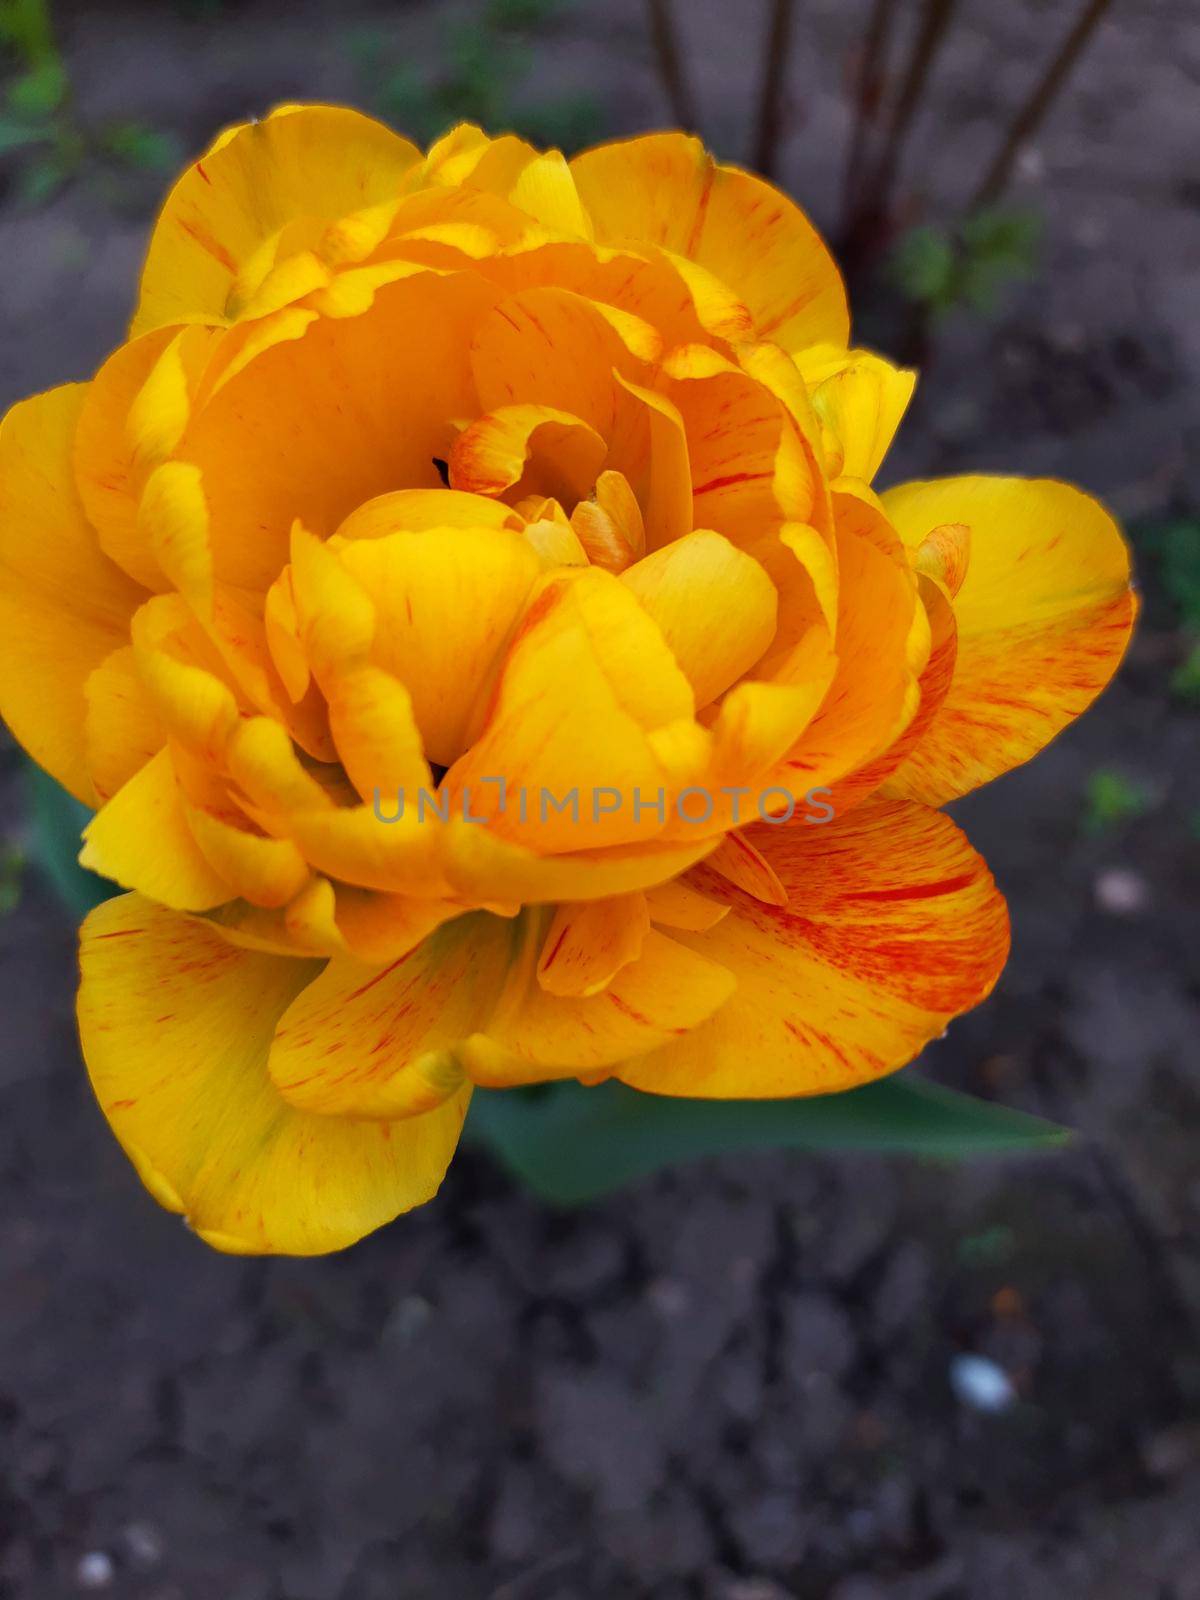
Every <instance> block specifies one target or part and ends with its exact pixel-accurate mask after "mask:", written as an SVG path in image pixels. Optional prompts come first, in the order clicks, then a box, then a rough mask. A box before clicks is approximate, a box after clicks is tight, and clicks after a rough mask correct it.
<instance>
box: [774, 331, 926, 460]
mask: <svg viewBox="0 0 1200 1600" xmlns="http://www.w3.org/2000/svg"><path fill="white" fill-rule="evenodd" d="M822 357H825V358H826V359H824V360H822V359H821V358H822ZM797 359H798V360H799V363H800V369H801V371H802V372H804V373H805V374H806V375H810V381H813V382H815V383H816V388H815V389H814V390H813V397H812V400H813V405H814V407H815V408H816V411H817V414H818V416H819V417H820V418H821V421H822V423H823V424H824V426H825V429H826V432H827V448H826V470H827V471H828V473H829V476H830V477H831V478H836V477H838V476H840V475H843V474H844V475H845V476H846V477H848V478H861V479H862V480H863V482H864V483H870V481H871V479H872V478H873V477H874V476H875V474H876V473H877V472H878V471H879V467H880V465H881V463H882V461H883V458H884V456H885V455H886V454H887V450H888V446H889V445H890V444H891V442H892V440H893V439H894V438H895V436H896V430H897V428H899V426H900V422H901V419H902V418H903V416H904V413H905V411H907V409H908V403H909V401H910V400H911V399H912V395H913V390H914V389H915V388H916V385H917V375H916V373H915V372H911V371H909V370H908V369H907V368H904V367H894V366H892V364H891V362H890V361H885V360H884V359H883V357H882V356H877V355H875V354H874V353H873V352H872V351H870V350H842V351H838V350H836V349H832V350H823V349H818V350H814V351H801V352H800V353H799V355H798V358H797ZM814 368H815V372H814Z"/></svg>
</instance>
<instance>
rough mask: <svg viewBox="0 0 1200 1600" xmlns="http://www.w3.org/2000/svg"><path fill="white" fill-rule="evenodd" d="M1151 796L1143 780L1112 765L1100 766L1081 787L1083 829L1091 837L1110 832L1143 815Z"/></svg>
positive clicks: (1148, 805) (1148, 806)
mask: <svg viewBox="0 0 1200 1600" xmlns="http://www.w3.org/2000/svg"><path fill="white" fill-rule="evenodd" d="M1150 799H1151V797H1150V794H1149V791H1148V790H1147V789H1146V787H1145V786H1144V785H1143V784H1140V783H1138V782H1136V780H1134V779H1133V778H1129V777H1127V776H1126V775H1125V774H1124V773H1123V772H1118V771H1117V770H1116V769H1115V768H1113V767H1100V768H1098V769H1097V770H1096V771H1095V772H1093V773H1092V774H1091V776H1090V777H1089V778H1088V780H1087V784H1086V786H1085V789H1084V803H1083V831H1084V832H1085V833H1086V834H1090V835H1091V836H1092V837H1093V838H1096V837H1099V836H1100V835H1102V834H1106V833H1113V832H1115V831H1116V830H1117V829H1118V828H1121V827H1123V826H1124V824H1125V823H1127V822H1132V821H1133V820H1134V819H1135V818H1137V817H1141V816H1144V815H1145V813H1146V812H1147V811H1148V810H1149V808H1150Z"/></svg>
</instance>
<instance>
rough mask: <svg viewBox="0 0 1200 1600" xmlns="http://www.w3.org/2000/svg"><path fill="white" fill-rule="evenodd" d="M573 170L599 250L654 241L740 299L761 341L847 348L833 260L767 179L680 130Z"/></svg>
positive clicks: (605, 152)
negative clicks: (729, 163)
mask: <svg viewBox="0 0 1200 1600" xmlns="http://www.w3.org/2000/svg"><path fill="white" fill-rule="evenodd" d="M571 171H572V173H573V174H574V177H575V187H576V189H577V190H578V192H579V197H580V199H581V200H582V202H583V205H584V207H585V209H586V210H587V212H588V213H589V215H590V216H591V219H592V223H593V225H594V227H595V232H596V240H597V243H599V244H606V245H620V244H622V243H625V242H628V243H630V244H634V245H642V246H644V245H646V244H656V245H661V246H663V247H664V248H665V249H667V250H670V251H673V252H674V253H675V254H676V255H681V256H685V257H687V258H688V259H690V260H692V261H695V262H697V263H698V264H699V265H700V266H701V267H704V268H705V269H706V270H707V271H709V272H711V273H712V274H713V275H714V276H715V277H717V278H719V279H720V280H721V281H722V282H723V283H725V284H727V285H729V287H730V288H731V289H733V290H735V291H736V293H737V294H738V295H739V296H740V298H741V299H742V300H744V301H745V303H746V305H747V307H748V308H749V310H750V313H751V315H752V316H753V318H754V321H755V325H756V329H757V333H758V336H759V337H760V338H764V339H765V338H770V339H773V340H775V342H776V343H778V344H781V345H783V346H784V348H785V349H797V348H800V347H802V346H804V345H808V344H816V343H819V342H822V341H828V342H830V343H833V344H841V345H844V344H845V343H846V339H847V336H848V333H849V326H850V322H849V313H848V311H847V308H846V291H845V288H844V287H843V285H842V280H841V275H840V274H839V272H838V269H837V267H836V266H835V265H834V262H833V258H832V257H831V256H830V254H829V251H828V250H827V249H826V247H825V245H824V243H823V242H822V240H821V238H820V235H819V234H818V233H817V232H816V230H815V228H814V227H813V226H812V224H811V223H810V222H809V221H808V219H807V217H805V215H804V214H803V212H802V211H800V209H799V208H798V207H797V206H796V205H794V204H793V202H792V201H791V200H789V199H788V198H787V196H786V195H784V194H781V193H780V192H779V190H778V189H775V188H773V187H772V186H771V185H770V184H769V183H766V182H764V180H763V179H761V178H756V177H754V176H752V175H751V174H750V173H748V172H741V171H739V170H738V169H737V168H736V167H725V166H718V165H717V164H716V163H715V162H714V161H713V159H712V157H711V156H710V155H709V154H708V152H707V151H706V150H705V149H704V147H703V145H702V144H701V143H700V141H699V140H698V139H693V138H690V137H689V136H688V135H686V134H682V133H654V134H648V135H645V136H643V137H641V138H638V139H631V140H627V141H625V142H621V143H614V144H605V145H600V146H599V147H598V148H596V149H594V150H586V151H584V152H583V154H582V155H578V156H576V157H575V158H574V160H573V161H572V162H571ZM698 309H703V304H702V303H701V305H700V306H698Z"/></svg>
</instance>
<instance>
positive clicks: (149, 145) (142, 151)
mask: <svg viewBox="0 0 1200 1600" xmlns="http://www.w3.org/2000/svg"><path fill="white" fill-rule="evenodd" d="M100 142H101V146H102V148H104V149H105V150H107V151H108V153H109V155H111V156H114V157H115V158H116V159H117V160H118V161H122V162H124V163H125V165H126V166H129V167H140V168H141V169H142V170H143V171H146V172H170V171H173V170H174V168H176V167H177V166H178V165H179V164H180V162H181V160H182V147H181V146H180V144H179V141H178V140H177V139H176V138H175V136H174V135H173V134H170V133H163V132H161V131H160V130H159V129H158V128H151V127H149V126H148V125H147V124H146V123H144V122H118V123H114V124H113V125H112V126H111V127H110V128H108V129H106V130H105V132H104V134H103V135H102V137H101V141H100Z"/></svg>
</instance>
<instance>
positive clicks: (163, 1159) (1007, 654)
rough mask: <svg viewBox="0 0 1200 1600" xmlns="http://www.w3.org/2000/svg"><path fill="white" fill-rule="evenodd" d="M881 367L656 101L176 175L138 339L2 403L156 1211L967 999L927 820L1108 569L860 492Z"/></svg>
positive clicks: (866, 1074)
mask: <svg viewBox="0 0 1200 1600" xmlns="http://www.w3.org/2000/svg"><path fill="white" fill-rule="evenodd" d="M913 383H914V375H913V374H912V373H910V372H905V371H901V370H898V369H896V368H895V367H893V366H891V365H889V364H888V363H887V362H886V361H884V360H882V359H881V358H880V357H878V356H876V355H873V354H870V353H868V352H866V351H863V350H860V349H856V348H853V347H852V346H851V345H850V342H849V319H848V313H847V307H846V299H845V293H844V289H843V286H842V282H841V279H840V277H839V274H838V272H837V269H836V267H835V266H834V263H833V261H832V260H831V258H830V256H829V253H828V251H827V250H826V248H825V246H824V245H823V243H822V241H821V240H820V238H819V237H818V235H817V234H816V232H815V231H814V229H813V228H812V226H811V225H810V224H809V222H808V221H807V220H806V219H805V217H804V216H803V214H802V213H801V212H800V211H799V210H798V209H797V208H796V206H795V205H794V204H793V203H792V202H791V201H790V200H789V199H787V198H786V197H785V196H784V195H782V194H781V193H779V192H778V191H777V190H775V189H774V188H772V187H771V186H770V185H769V184H767V183H765V182H763V181H762V180H761V179H759V178H756V177H754V176H752V175H750V174H748V173H745V172H742V171H739V170H737V169H736V168H733V167H728V166H722V165H719V164H717V163H716V162H715V161H714V160H713V159H712V158H711V157H710V156H709V155H708V154H707V153H706V152H705V150H704V149H703V147H702V146H701V145H700V144H699V143H698V142H697V141H696V140H695V139H692V138H689V137H685V136H684V135H682V134H678V133H664V134H654V135H650V136H647V137H644V138H637V139H632V140H629V141H627V142H622V143H614V144H608V145H603V146H601V147H600V148H598V149H594V150H590V151H587V152H585V153H584V154H582V155H580V156H578V157H576V158H575V159H574V160H572V161H570V162H568V161H566V160H565V159H564V158H563V157H562V156H561V155H560V154H559V153H557V152H554V151H551V152H548V153H543V152H539V151H538V150H535V149H533V148H531V147H530V146H529V145H527V144H525V143H524V142H523V141H521V140H519V139H517V138H514V137H511V136H509V137H504V138H498V139H490V138H488V137H486V136H485V135H484V134H483V133H482V132H480V130H479V129H477V128H474V127H468V126H464V127H459V128H456V129H455V130H454V131H453V132H451V133H450V134H448V135H447V136H446V137H445V138H443V139H441V140H440V141H438V142H437V143H436V144H435V145H434V146H433V147H432V148H431V149H430V151H429V152H428V154H424V155H423V154H422V153H421V152H420V151H419V150H418V149H416V148H415V147H414V146H413V145H411V144H410V143H408V142H407V141H406V140H404V139H402V138H400V137H398V136H397V135H396V134H394V133H392V132H390V131H389V130H388V129H386V128H384V127H382V126H380V125H379V124H377V123H375V122H373V121H371V120H370V119H368V118H366V117H363V116H360V115H358V114H357V113H355V112H352V111H348V110H341V109H337V108H332V107H323V106H287V107H283V108H281V109H280V110H278V111H276V112H275V113H274V114H273V115H271V116H270V117H268V118H267V119H266V120H265V121H263V122H256V123H250V124H247V125H245V126H241V127H237V128H233V129H231V130H229V131H228V132H226V133H224V134H223V135H222V136H221V137H220V138H219V139H218V140H217V141H216V143H215V144H214V145H213V147H212V149H211V150H209V151H208V153H207V154H206V155H205V156H204V157H203V158H202V159H201V160H199V161H197V162H196V163H195V164H194V165H192V166H191V167H189V168H188V169H187V171H186V172H185V173H184V174H183V176H182V177H181V178H180V179H179V181H178V183H177V184H176V185H175V188H174V189H173V190H172V192H171V194H170V195H169V197H168V199H167V202H166V205H165V207H164V209H163V211H162V214H161V216H160V217H159V219H158V222H157V225H156V227H155V229H154V233H153V237H152V240H151V243H150V248H149V254H148V257H147V261H146V267H145V272H144V275H143V278H142V283H141V294H140V299H139V303H138V307H137V312H136V315H135V317H134V321H133V326H132V329H131V332H130V337H129V339H128V341H127V342H126V343H125V344H124V345H122V346H121V348H120V349H118V350H117V351H116V353H115V354H114V355H112V356H111V357H110V358H109V360H108V361H106V362H105V364H104V365H103V366H102V367H101V369H100V371H99V372H98V373H97V374H96V376H95V378H93V379H92V381H91V382H90V383H86V384H75V385H67V386H64V387H62V388H59V389H55V390H52V391H50V392H49V393H47V394H43V395H40V396H37V397H35V398H34V399H32V400H28V401H25V402H23V403H21V404H19V405H17V406H15V407H14V408H13V409H12V410H11V411H10V412H9V414H8V416H7V418H6V419H5V421H4V423H3V428H2V431H0V563H2V566H3V581H2V583H0V711H2V712H3V715H4V717H5V719H6V720H7V722H8V723H9V726H10V727H11V728H12V730H13V732H14V733H15V735H16V736H17V738H18V739H19V740H20V741H21V743H22V744H23V745H24V746H25V748H26V749H27V750H28V751H29V753H30V754H31V755H32V756H33V757H34V759H35V760H36V761H38V762H39V763H41V765H42V766H44V767H45V768H46V769H47V770H48V771H49V772H50V773H51V774H52V775H53V776H54V777H55V778H57V779H58V780H59V781H60V782H61V783H62V784H64V785H65V786H66V787H67V788H68V789H69V790H70V791H71V792H72V793H73V794H74V795H76V796H78V797H79V799H81V800H83V801H85V802H86V803H87V804H88V805H89V806H92V807H94V808H96V815H95V818H94V820H93V821H92V822H91V824H90V825H89V827H88V829H87V831H86V835H85V843H84V849H83V854H82V857H81V860H82V861H83V862H84V864H85V865H87V866H89V867H91V868H93V869H94V870H95V871H96V872H98V873H101V874H103V875H105V876H107V877H108V878H110V879H113V880H115V882H116V883H117V884H119V885H120V886H121V887H122V888H123V889H125V890H127V891H128V892H127V893H125V894H123V895H121V896H119V897H118V898H114V899H112V900H109V901H108V902H106V903H105V904H104V905H102V906H100V907H99V909H97V910H96V911H94V912H93V913H92V914H91V916H90V917H89V918H88V920H87V922H86V924H85V926H84V929H83V934H82V972H83V978H82V987H81V990H80V997H79V1026H80V1034H81V1038H82V1043H83V1051H84V1055H85V1058H86V1061H87V1064H88V1069H89V1072H90V1074H91V1078H92V1082H93V1084H94V1087H95V1091H96V1094H97V1096H98V1098H99V1101H100V1104H101V1106H102V1107H103V1109H104V1112H105V1115H106V1116H107V1117H108V1119H109V1121H110V1123H111V1125H112V1127H113V1130H114V1132H115V1133H116V1136H117V1138H118V1139H119V1140H120V1141H121V1143H122V1145H123V1146H124V1148H125V1149H126V1151H127V1152H128V1154H129V1156H130V1158H131V1159H132V1161H133V1162H134V1164H135V1165H136V1167H137V1170H138V1171H139V1173H140V1174H141V1176H142V1178H143V1179H144V1181H145V1183H146V1186H147V1187H148V1188H149V1189H150V1190H151V1192H152V1193H153V1194H154V1196H155V1197H156V1198H157V1199H158V1200H159V1201H160V1202H161V1203H162V1204H163V1205H165V1206H168V1207H170V1208H171V1209H172V1210H175V1211H178V1212H181V1213H183V1214H184V1215H185V1216H186V1217H187V1218H188V1220H189V1222H190V1223H191V1225H192V1227H193V1228H194V1229H195V1230H196V1231H197V1232H198V1233H199V1234H200V1235H201V1236H202V1237H203V1238H205V1239H207V1240H208V1241H209V1242H210V1243H211V1244H213V1245H215V1246H216V1247H217V1248H219V1249H224V1250H231V1251H245V1252H263V1251H278V1252H287V1253H294V1254H310V1253H315V1252H319V1251H325V1250H332V1249H337V1248H339V1247H341V1246H344V1245H346V1244H349V1243H350V1242H352V1241H353V1240H355V1239H357V1238H359V1237H361V1236H362V1235H363V1234H364V1233H366V1232H368V1231H369V1230H371V1229H373V1228H375V1227H378V1226H379V1225H380V1224H382V1223H384V1222H386V1221H388V1220H389V1219H391V1218H392V1217H394V1216H396V1215H397V1214H398V1213H399V1212H402V1211H404V1210H407V1209H408V1208H410V1207H412V1206H415V1205H417V1204H420V1203H421V1202H422V1201H424V1200H427V1199H428V1198H429V1197H430V1196H431V1195H432V1194H433V1193H434V1192H435V1191H436V1189H437V1187H438V1185H439V1183H440V1182H441V1179H442V1176H443V1174H444V1172H445V1170H446V1167H447V1164H448V1162H449V1160H450V1157H451V1155H452V1153H453V1150H454V1147H455V1144H456V1142H457V1140H458V1137H459V1133H460V1129H461V1126H462V1122H463V1118H464V1115H465V1113H466V1109H467V1104H468V1101H469V1098H470V1095H471V1092H472V1088H473V1086H474V1085H484V1086H487V1087H489V1088H500V1087H506V1086H509V1085H518V1084H529V1083H535V1082H539V1081H543V1080H552V1079H562V1078H578V1079H581V1080H583V1081H584V1082H588V1083H592V1082H599V1081H600V1080H602V1079H605V1078H608V1077H613V1076H615V1077H616V1078H618V1079H620V1080H622V1081H623V1082H625V1083H626V1084H629V1085H632V1086H633V1087H635V1088H636V1089H639V1090H644V1091H646V1092H648V1093H652V1094H660V1095H681V1096H703V1097H709V1098H716V1099H722V1098H725V1099H728V1098H753V1097H778V1096H796V1095H812V1094H826V1093H829V1092H831V1091H836V1090H841V1089H847V1088H850V1087H853V1086H854V1085H857V1084H862V1083H865V1082H867V1081H869V1080H872V1079H875V1078H878V1077H880V1076H881V1075H883V1074H885V1073H889V1072H891V1071H893V1070H894V1069H896V1068H898V1067H900V1066H902V1065H903V1064H904V1063H906V1062H908V1061H909V1060H911V1059H912V1058H913V1057H914V1056H915V1055H916V1054H917V1053H918V1052H919V1051H920V1050H921V1049H922V1047H923V1046H924V1045H925V1044H926V1043H927V1042H928V1041H929V1040H930V1039H931V1038H933V1037H935V1036H936V1035H938V1034H940V1033H941V1032H942V1031H943V1029H944V1027H945V1026H946V1023H947V1021H948V1019H950V1018H951V1017H953V1016H955V1015H956V1014H957V1013H959V1012H961V1011H963V1010H965V1009H967V1008H968V1007H970V1006H972V1005H974V1004H976V1003H977V1002H978V1001H979V1000H981V999H982V998H983V997H984V996H985V995H986V994H987V993H988V992H989V990H990V989H991V987H992V985H993V983H994V982H995V980H996V977H997V975H998V973H999V971H1000V969H1001V966H1002V964H1003V962H1004V959H1005V955H1006V952H1007V945H1008V923H1007V916H1006V912H1005V907H1004V903H1003V900H1002V899H1001V897H1000V895H999V894H998V893H997V891H996V889H995V887H994V885H993V883H992V880H991V877H990V876H989V874H988V871H987V868H986V866H985V865H984V863H983V862H982V861H981V859H980V858H979V857H978V856H977V855H976V854H975V853H974V852H973V851H972V849H971V848H970V846H969V845H968V844H967V842H966V840H965V839H964V838H963V836H962V834H961V833H960V832H959V830H958V828H957V827H956V826H955V825H954V824H953V823H952V822H950V821H949V820H948V819H947V818H945V817H944V816H943V815H941V813H940V812H939V811H938V810H937V809H936V808H937V807H939V806H940V805H942V804H943V803H944V802H946V801H948V800H951V799H953V798H955V797H956V796H958V795H961V794H964V793H966V792H967V791H968V790H970V789H972V788H974V787H975V786H976V785H978V784H980V783H983V782H985V781H987V780H988V779H989V778H992V777H994V776H995V775H996V774H998V773H1001V772H1003V771H1005V770H1007V769H1008V768H1010V767H1012V766H1014V765H1016V764H1018V763H1019V762H1022V761H1024V760H1026V759H1027V758H1028V757H1029V756H1031V755H1033V754H1034V753H1035V752H1036V751H1037V750H1039V749H1040V748H1041V747H1042V746H1043V745H1044V744H1045V743H1046V742H1047V741H1048V740H1049V739H1051V738H1052V737H1053V736H1054V735H1055V734H1056V733H1057V732H1058V731H1059V730H1060V729H1061V728H1062V727H1063V726H1064V725H1065V724H1066V723H1068V722H1070V721H1071V719H1072V718H1074V717H1075V716H1077V715H1078V714H1079V713H1080V712H1081V711H1083V709H1084V708H1085V707H1086V706H1087V705H1088V703H1089V702H1090V701H1091V700H1092V699H1093V697H1094V696H1095V695H1096V694H1097V693H1098V692H1099V690H1100V689H1101V688H1102V687H1103V686H1104V684H1105V683H1106V682H1107V681H1108V679H1109V677H1110V676H1111V674H1112V672H1113V670H1114V668H1115V667H1116V664H1117V662H1118V660H1119V658H1120V656H1121V652H1122V650H1123V648H1124V645H1125V643H1126V640H1127V638H1128V635H1129V631H1130V628H1131V625H1132V621H1133V616H1134V610H1135V603H1134V599H1133V595H1132V593H1131V589H1130V582H1129V567H1128V560H1127V556H1126V551H1125V548H1124V545H1123V543H1122V541H1121V538H1120V535H1119V533H1118V531H1117V529H1116V527H1115V525H1114V523H1113V521H1112V519H1111V518H1110V517H1109V516H1108V515H1107V513H1106V512H1105V511H1104V510H1103V509H1102V508H1101V507H1100V506H1099V505H1097V504H1096V503H1095V502H1094V501H1093V500H1090V499H1088V498H1087V497H1086V496H1085V495H1083V494H1081V493H1079V492H1078V491H1077V490H1075V489H1072V488H1069V487H1067V486H1066V485H1064V484H1061V483H1057V482H1048V481H1024V480H1019V479H1015V478H983V477H963V478H955V479H948V480H944V481H940V482H926V483H910V484H907V485H904V486H903V487H901V488H898V489H893V490H891V491H889V492H887V493H884V494H882V495H881V494H877V493H876V492H875V491H874V490H873V489H872V488H871V487H870V483H871V479H872V477H873V475H874V474H875V472H876V470H877V469H878V467H879V465H880V462H881V460H882V458H883V456H884V454H885V452H886V450H887V448H888V445H889V442H890V440H891V438H892V436H893V434H894V432H895V430H896V428H897V426H898V424H899V422H900V419H901V416H902V414H903V412H904V410H905V407H906V405H907V403H908V400H909V397H910V395H911V393H912V389H913Z"/></svg>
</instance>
